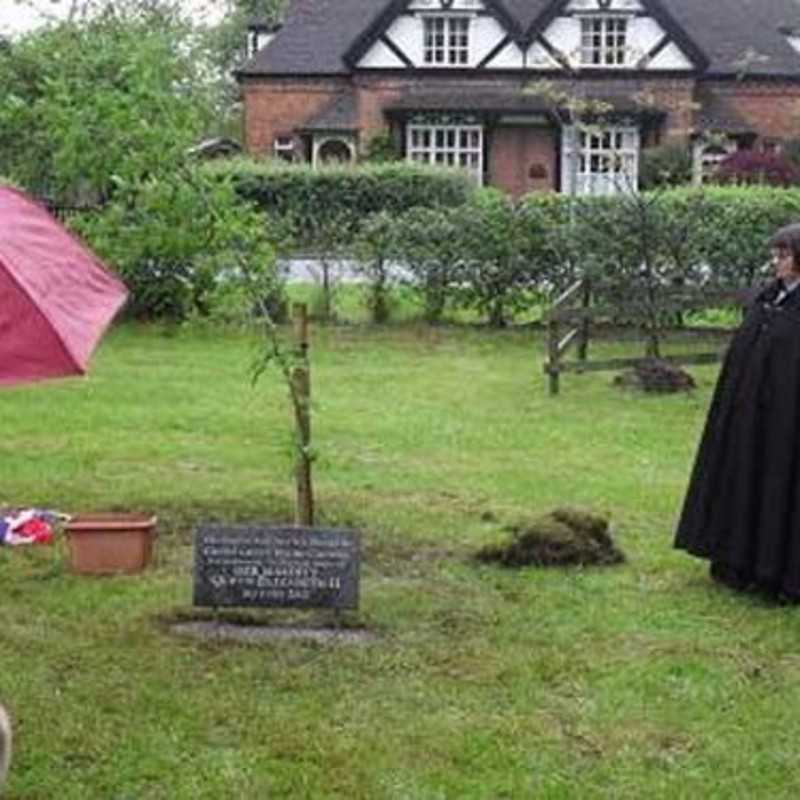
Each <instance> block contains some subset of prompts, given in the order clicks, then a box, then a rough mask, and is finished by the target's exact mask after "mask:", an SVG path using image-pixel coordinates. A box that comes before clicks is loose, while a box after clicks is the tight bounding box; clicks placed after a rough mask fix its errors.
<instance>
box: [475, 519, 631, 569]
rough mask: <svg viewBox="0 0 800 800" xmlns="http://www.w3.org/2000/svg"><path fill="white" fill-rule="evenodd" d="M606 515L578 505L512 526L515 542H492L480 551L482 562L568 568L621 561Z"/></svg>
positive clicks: (622, 557) (620, 554) (511, 531)
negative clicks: (492, 543)
mask: <svg viewBox="0 0 800 800" xmlns="http://www.w3.org/2000/svg"><path fill="white" fill-rule="evenodd" d="M609 528H610V526H609V521H608V520H607V519H606V518H605V517H601V516H598V515H596V514H591V513H589V512H587V511H581V510H579V509H574V508H557V509H555V510H554V511H551V512H550V513H549V514H545V515H544V516H542V517H538V518H535V519H533V520H529V521H525V522H522V523H518V524H516V525H511V526H508V527H507V528H506V530H508V531H509V532H510V533H511V541H510V542H507V543H505V544H495V545H488V546H486V547H484V548H482V549H481V550H479V551H478V553H477V554H476V558H477V559H478V561H482V562H485V563H496V564H501V565H502V566H504V567H527V566H535V567H564V566H578V565H581V566H583V565H590V564H619V563H621V562H623V561H624V560H625V556H624V554H623V553H622V552H621V551H620V550H619V549H617V547H616V545H615V544H614V542H613V540H612V538H611V533H610V530H609Z"/></svg>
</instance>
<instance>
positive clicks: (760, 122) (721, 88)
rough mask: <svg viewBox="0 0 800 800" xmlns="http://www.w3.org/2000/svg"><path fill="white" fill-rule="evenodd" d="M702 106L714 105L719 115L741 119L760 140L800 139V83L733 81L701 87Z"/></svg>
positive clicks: (699, 98)
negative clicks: (710, 103)
mask: <svg viewBox="0 0 800 800" xmlns="http://www.w3.org/2000/svg"><path fill="white" fill-rule="evenodd" d="M698 100H699V101H700V102H701V103H706V104H708V103H709V102H712V100H713V103H714V106H715V107H716V108H718V109H719V110H720V114H721V115H722V116H725V115H727V116H730V117H732V118H734V119H736V120H740V121H741V124H742V126H744V127H747V128H749V129H751V130H752V131H754V132H756V133H758V134H759V136H760V137H761V138H770V139H793V138H795V137H800V84H797V83H790V82H788V81H780V82H779V81H769V82H766V81H763V82H756V81H746V82H743V81H736V82H733V81H731V82H724V83H723V82H719V83H716V84H708V85H704V86H703V87H702V89H701V90H700V92H698Z"/></svg>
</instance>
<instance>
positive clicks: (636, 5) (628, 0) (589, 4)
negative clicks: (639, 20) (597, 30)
mask: <svg viewBox="0 0 800 800" xmlns="http://www.w3.org/2000/svg"><path fill="white" fill-rule="evenodd" d="M566 10H567V11H578V12H580V11H609V12H615V11H616V12H620V11H628V12H630V11H641V10H642V4H641V3H640V2H639V0H611V3H610V4H609V6H608V8H604V9H603V8H600V4H599V3H598V2H597V0H572V2H571V3H569V5H567V7H566Z"/></svg>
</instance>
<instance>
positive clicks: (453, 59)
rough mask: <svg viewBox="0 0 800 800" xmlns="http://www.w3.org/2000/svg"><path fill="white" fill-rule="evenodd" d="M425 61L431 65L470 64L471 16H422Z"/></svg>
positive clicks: (454, 65) (455, 65) (452, 65)
mask: <svg viewBox="0 0 800 800" xmlns="http://www.w3.org/2000/svg"><path fill="white" fill-rule="evenodd" d="M422 23H423V44H422V58H423V62H424V63H425V64H426V65H429V66H442V67H460V66H466V65H467V64H469V23H470V18H469V17H460V16H441V17H431V16H425V17H423V18H422Z"/></svg>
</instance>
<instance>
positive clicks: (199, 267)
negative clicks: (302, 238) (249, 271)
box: [73, 169, 275, 321]
mask: <svg viewBox="0 0 800 800" xmlns="http://www.w3.org/2000/svg"><path fill="white" fill-rule="evenodd" d="M73 225H74V227H75V228H76V229H77V230H78V232H79V233H80V234H81V235H83V236H84V237H85V238H86V239H87V241H88V242H89V243H90V244H91V245H92V247H94V248H95V250H96V251H97V252H98V254H99V255H100V256H101V257H102V258H103V259H104V260H105V261H107V262H108V263H109V264H110V265H112V266H114V267H115V268H116V269H117V271H118V272H119V274H120V276H121V277H122V279H123V280H124V281H125V283H126V284H127V286H128V288H129V289H130V292H131V299H130V303H129V307H128V308H129V312H130V313H131V314H132V315H133V316H135V317H138V318H145V319H167V320H172V321H181V320H184V319H186V318H187V317H188V316H190V315H192V314H195V313H198V314H201V315H206V314H208V313H209V312H210V311H211V307H212V305H213V301H214V294H215V292H216V291H217V288H218V287H219V286H220V283H221V282H225V281H230V280H235V279H236V276H237V274H238V273H239V272H240V270H241V266H242V263H243V262H244V261H245V260H246V261H247V262H248V264H251V265H252V268H253V269H256V270H259V271H265V272H274V264H275V249H274V246H273V243H272V241H271V237H270V236H269V234H268V230H267V226H265V224H264V218H263V215H261V214H260V213H259V212H258V211H256V210H255V209H253V208H252V207H250V206H249V205H248V204H246V203H244V202H243V201H241V200H240V199H239V198H238V196H237V195H236V193H235V191H234V189H233V186H232V185H231V184H230V182H228V181H218V180H213V181H212V180H209V179H208V178H205V177H203V176H202V175H201V174H200V173H198V171H197V170H196V169H185V170H182V171H179V172H176V173H175V174H172V175H169V176H166V177H163V178H149V179H147V180H144V181H135V182H131V183H124V182H120V183H118V186H117V191H116V192H115V194H114V200H113V201H112V202H111V203H110V204H108V205H107V206H106V207H105V208H104V209H103V211H102V213H99V214H93V215H91V216H89V215H86V216H81V217H79V218H76V219H75V221H74V223H73Z"/></svg>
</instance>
